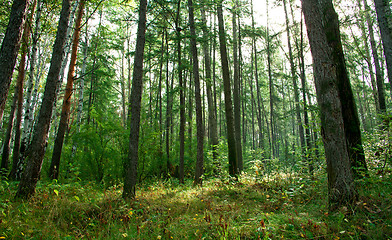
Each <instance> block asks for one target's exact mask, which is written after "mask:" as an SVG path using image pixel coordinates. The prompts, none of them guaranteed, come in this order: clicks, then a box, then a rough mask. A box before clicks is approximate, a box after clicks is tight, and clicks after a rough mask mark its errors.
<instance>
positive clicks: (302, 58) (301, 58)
mask: <svg viewBox="0 0 392 240" xmlns="http://www.w3.org/2000/svg"><path fill="white" fill-rule="evenodd" d="M303 36H304V33H303V18H302V17H301V26H300V42H299V46H298V45H297V49H298V51H299V57H298V62H299V66H300V78H301V87H302V102H303V105H304V106H303V109H304V125H305V142H306V146H305V147H306V149H304V150H305V151H304V153H305V160H306V161H307V164H308V169H309V173H310V174H311V175H312V174H313V170H314V166H313V160H312V158H311V156H310V152H311V149H312V143H311V135H310V125H309V107H308V101H307V100H306V96H308V97H309V94H308V92H307V86H306V82H307V81H306V74H305V56H304V39H303ZM296 42H298V41H296ZM310 103H311V102H310V101H309V104H310Z"/></svg>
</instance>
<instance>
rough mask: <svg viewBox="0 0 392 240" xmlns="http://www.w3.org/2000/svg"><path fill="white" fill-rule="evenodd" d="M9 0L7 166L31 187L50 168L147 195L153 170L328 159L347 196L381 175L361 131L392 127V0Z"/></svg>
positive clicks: (0, 80) (197, 179) (0, 56)
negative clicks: (391, 115) (372, 173)
mask: <svg viewBox="0 0 392 240" xmlns="http://www.w3.org/2000/svg"><path fill="white" fill-rule="evenodd" d="M10 2H11V1H7V3H6V4H3V5H1V6H0V41H1V50H0V121H2V126H3V127H2V128H1V141H2V161H1V173H2V175H3V176H4V177H8V178H9V179H13V180H20V184H19V189H18V192H17V197H21V198H28V197H30V196H32V195H33V194H34V192H35V186H36V184H37V181H38V180H39V178H40V177H41V175H43V177H48V178H51V179H58V178H60V179H64V180H66V179H69V180H71V181H72V180H74V179H85V180H96V181H97V182H100V183H104V184H108V185H111V184H116V183H124V188H123V197H124V198H133V197H135V194H136V186H137V183H138V182H142V181H144V180H145V179H148V178H170V177H177V178H179V180H180V182H184V178H193V179H194V184H195V185H201V184H202V182H203V179H204V178H206V177H211V176H223V175H230V176H231V177H232V178H233V180H235V179H238V177H239V176H240V175H241V173H243V172H249V171H256V172H257V173H258V171H261V170H262V169H264V170H265V169H267V167H268V166H270V165H271V164H273V165H274V166H275V167H277V168H281V169H286V170H287V171H296V172H299V171H303V172H308V173H309V177H311V176H312V175H313V174H315V173H317V172H320V171H323V169H324V168H326V170H327V174H328V190H329V200H330V204H331V207H332V208H334V207H336V206H339V205H340V204H345V203H350V202H352V201H353V200H355V199H356V197H357V192H356V189H355V185H354V180H355V179H358V178H362V177H366V176H367V175H368V172H367V161H366V159H365V153H364V149H363V146H362V136H361V135H362V134H363V133H364V132H372V131H375V130H376V129H380V128H381V129H383V130H385V131H387V127H388V124H389V121H388V118H387V117H386V116H387V114H388V110H389V109H390V104H391V98H390V97H388V96H389V95H390V94H391V92H390V89H391V85H389V84H386V78H387V79H389V83H390V84H391V76H392V64H391V63H392V56H391V53H390V50H391V49H392V47H391V46H390V44H391V42H392V35H391V30H392V29H391V28H392V25H391V23H390V22H389V16H390V14H391V8H390V7H391V6H390V3H389V2H388V1H385V0H375V1H374V3H375V5H373V2H372V3H368V2H367V1H366V0H357V1H344V0H340V1H332V0H321V1H320V0H301V1H299V0H298V1H295V0H266V1H261V2H262V4H260V3H257V5H256V3H255V1H252V0H230V1H222V0H217V1H210V0H203V1H192V0H188V1H181V0H176V1H167V0H150V1H147V0H140V1H133V0H131V1H119V0H115V1H98V0H89V1H86V0H62V4H59V3H58V2H53V1H45V0H14V1H12V6H11V3H10ZM258 2H259V1H258ZM7 4H9V5H7ZM278 15H279V16H278ZM277 19H282V21H279V20H277ZM378 26H379V28H378ZM65 77H66V81H64V79H65ZM3 116H4V117H3ZM11 150H12V153H11ZM10 156H12V164H11V163H10V161H11V160H10V159H11V158H10ZM325 163H326V165H325ZM325 166H326V167H325ZM41 169H43V170H44V171H43V172H42V174H41Z"/></svg>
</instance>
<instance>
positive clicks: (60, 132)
mask: <svg viewBox="0 0 392 240" xmlns="http://www.w3.org/2000/svg"><path fill="white" fill-rule="evenodd" d="M84 3H85V1H84V0H80V3H79V10H78V16H77V18H76V23H75V30H74V35H73V41H72V52H71V61H70V64H69V69H68V77H67V86H66V88H65V93H64V100H63V106H62V109H61V117H60V122H59V127H58V129H57V136H56V139H55V142H54V148H53V155H52V162H51V164H50V168H49V176H50V178H52V179H58V177H59V170H60V159H61V152H62V149H63V143H64V135H65V131H66V130H67V129H68V120H69V114H70V110H71V97H72V93H73V82H74V78H75V67H76V58H77V55H78V47H79V38H80V32H81V24H82V18H83V11H84Z"/></svg>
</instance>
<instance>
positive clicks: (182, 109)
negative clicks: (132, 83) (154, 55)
mask: <svg viewBox="0 0 392 240" xmlns="http://www.w3.org/2000/svg"><path fill="white" fill-rule="evenodd" d="M180 11H181V0H178V5H177V17H176V34H177V61H178V82H179V88H180V132H179V135H180V136H179V137H180V166H179V179H180V183H184V154H185V120H186V119H185V94H184V90H185V86H184V81H183V78H182V69H183V66H182V56H181V39H182V36H181V28H180V21H181V19H180V17H181V15H180Z"/></svg>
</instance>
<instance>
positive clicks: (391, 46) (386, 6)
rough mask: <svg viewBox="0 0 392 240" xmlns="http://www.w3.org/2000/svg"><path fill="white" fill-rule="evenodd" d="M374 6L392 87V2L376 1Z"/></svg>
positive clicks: (386, 0)
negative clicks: (391, 19)
mask: <svg viewBox="0 0 392 240" xmlns="http://www.w3.org/2000/svg"><path fill="white" fill-rule="evenodd" d="M374 4H375V6H376V13H377V21H378V26H379V27H380V33H381V40H382V45H383V47H384V55H385V61H386V63H387V72H388V79H389V84H390V85H391V87H392V30H391V26H390V23H389V21H390V20H389V19H390V17H391V16H392V12H391V6H390V1H388V0H374ZM391 97H392V95H391Z"/></svg>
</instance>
